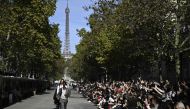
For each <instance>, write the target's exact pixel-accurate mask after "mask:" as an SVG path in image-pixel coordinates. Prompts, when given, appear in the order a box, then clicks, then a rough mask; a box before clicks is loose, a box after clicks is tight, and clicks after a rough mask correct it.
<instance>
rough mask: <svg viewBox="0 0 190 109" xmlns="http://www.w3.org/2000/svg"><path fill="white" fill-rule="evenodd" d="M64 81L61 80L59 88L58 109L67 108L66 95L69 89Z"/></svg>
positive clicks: (67, 95) (68, 93)
mask: <svg viewBox="0 0 190 109" xmlns="http://www.w3.org/2000/svg"><path fill="white" fill-rule="evenodd" d="M66 85H67V84H66V82H65V81H63V82H62V87H61V88H60V89H59V96H60V99H59V102H60V104H59V109H67V103H68V97H69V96H70V91H69V89H68V88H67V87H66Z"/></svg>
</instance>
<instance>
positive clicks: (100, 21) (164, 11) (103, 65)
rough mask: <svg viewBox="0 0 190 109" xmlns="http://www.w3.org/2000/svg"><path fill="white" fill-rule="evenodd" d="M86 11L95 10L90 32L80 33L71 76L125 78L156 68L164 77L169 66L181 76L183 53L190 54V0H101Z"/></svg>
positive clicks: (83, 30) (90, 78) (174, 73)
mask: <svg viewBox="0 0 190 109" xmlns="http://www.w3.org/2000/svg"><path fill="white" fill-rule="evenodd" d="M85 9H86V10H87V11H88V10H92V11H93V13H92V14H91V15H90V16H89V18H88V24H89V26H90V28H91V30H90V31H86V30H85V29H84V28H83V29H80V30H79V31H78V34H79V36H80V37H81V42H80V44H79V45H78V46H77V53H76V54H75V55H74V56H73V58H72V60H71V65H70V72H71V76H72V77H74V78H76V79H80V78H83V79H88V80H91V81H92V80H99V79H100V77H102V76H103V75H108V77H109V78H111V79H113V80H126V79H129V78H131V77H132V76H134V75H140V74H141V75H146V76H147V77H148V75H147V74H148V73H151V72H153V74H154V73H156V72H157V71H159V74H160V76H161V75H162V73H167V70H166V69H165V68H166V67H167V69H170V71H169V72H172V73H173V76H174V77H175V78H180V75H181V65H182V64H181V61H182V57H183V58H186V59H189V53H190V52H189V50H190V32H189V30H190V2H189V0H97V1H96V2H95V3H94V4H93V5H91V6H88V7H85ZM172 68H175V69H172ZM175 75H176V76H175Z"/></svg>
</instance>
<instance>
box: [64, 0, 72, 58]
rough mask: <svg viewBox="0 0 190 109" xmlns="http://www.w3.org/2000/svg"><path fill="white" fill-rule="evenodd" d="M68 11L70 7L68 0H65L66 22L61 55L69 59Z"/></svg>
mask: <svg viewBox="0 0 190 109" xmlns="http://www.w3.org/2000/svg"><path fill="white" fill-rule="evenodd" d="M69 13H70V9H69V6H68V0H67V7H66V9H65V14H66V22H65V42H64V50H63V56H64V58H65V59H66V60H67V59H70V58H71V52H70V36H69Z"/></svg>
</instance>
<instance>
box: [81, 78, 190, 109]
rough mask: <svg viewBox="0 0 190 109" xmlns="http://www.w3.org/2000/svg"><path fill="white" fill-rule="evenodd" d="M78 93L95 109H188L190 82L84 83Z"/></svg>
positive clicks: (189, 107)
mask: <svg viewBox="0 0 190 109" xmlns="http://www.w3.org/2000/svg"><path fill="white" fill-rule="evenodd" d="M78 91H79V93H81V94H82V95H83V96H84V97H86V98H87V100H88V101H89V102H92V103H94V104H95V105H97V108H98V109H190V83H189V82H186V81H181V82H177V83H170V82H169V81H167V80H166V81H161V82H155V81H146V80H141V79H140V78H139V79H137V80H136V81H134V80H132V81H128V82H122V81H117V82H107V83H99V82H96V83H83V84H80V85H79V88H78Z"/></svg>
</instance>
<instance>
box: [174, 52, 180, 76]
mask: <svg viewBox="0 0 190 109" xmlns="http://www.w3.org/2000/svg"><path fill="white" fill-rule="evenodd" d="M180 67H181V66H180V56H179V53H176V56H175V70H176V78H177V79H180V74H181V71H180Z"/></svg>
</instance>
